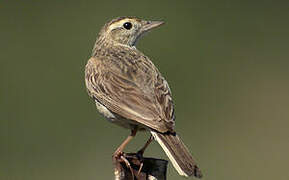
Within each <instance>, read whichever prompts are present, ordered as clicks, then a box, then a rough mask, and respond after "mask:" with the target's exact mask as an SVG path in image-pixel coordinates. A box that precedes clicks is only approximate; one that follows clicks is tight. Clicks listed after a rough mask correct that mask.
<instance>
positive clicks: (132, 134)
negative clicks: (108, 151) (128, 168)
mask: <svg viewBox="0 0 289 180" xmlns="http://www.w3.org/2000/svg"><path fill="white" fill-rule="evenodd" d="M136 132H137V128H134V129H132V130H131V134H130V135H129V136H128V137H127V138H126V139H125V140H124V141H123V142H122V143H121V145H120V146H119V147H118V148H117V149H116V151H115V152H114V153H113V156H114V158H119V157H120V156H121V155H122V153H123V150H124V148H125V146H126V145H127V144H128V143H129V142H130V141H131V140H132V138H133V137H135V135H136Z"/></svg>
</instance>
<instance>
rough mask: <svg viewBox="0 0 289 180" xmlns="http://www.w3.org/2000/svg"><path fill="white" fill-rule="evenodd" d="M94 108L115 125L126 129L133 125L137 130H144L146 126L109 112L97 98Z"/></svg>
mask: <svg viewBox="0 0 289 180" xmlns="http://www.w3.org/2000/svg"><path fill="white" fill-rule="evenodd" d="M95 104H96V108H97V110H98V111H99V112H100V113H101V114H102V115H103V116H104V117H105V118H106V119H107V120H108V121H109V122H112V123H114V124H116V125H119V126H121V127H124V128H127V129H134V128H135V127H138V130H146V129H148V127H145V126H144V125H142V124H140V123H138V122H136V121H134V120H129V119H126V118H123V117H120V116H118V115H117V114H115V113H113V112H111V111H110V110H108V109H107V108H106V107H105V106H104V105H102V104H101V103H99V102H98V101H97V100H95Z"/></svg>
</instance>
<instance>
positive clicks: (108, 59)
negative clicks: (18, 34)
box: [85, 16, 202, 178]
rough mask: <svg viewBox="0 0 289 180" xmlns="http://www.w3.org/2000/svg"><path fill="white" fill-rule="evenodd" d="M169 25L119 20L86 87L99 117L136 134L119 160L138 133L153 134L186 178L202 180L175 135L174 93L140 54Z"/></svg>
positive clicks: (90, 64)
mask: <svg viewBox="0 0 289 180" xmlns="http://www.w3.org/2000/svg"><path fill="white" fill-rule="evenodd" d="M163 24H164V21H150V20H144V19H141V18H137V17H130V16H127V17H117V18H115V19H113V20H111V21H109V22H107V23H106V24H105V25H104V26H103V27H102V29H101V30H100V32H99V34H98V36H97V39H96V42H95V45H94V47H93V50H92V54H91V57H90V58H89V60H88V61H87V64H86V66H85V85H86V89H87V92H88V94H89V96H90V97H91V98H92V99H93V100H94V102H95V104H96V108H97V109H98V111H99V112H100V113H101V114H102V115H103V116H104V117H106V118H107V119H108V120H109V121H110V122H112V123H115V124H117V125H119V126H121V127H124V128H127V129H130V130H131V133H130V135H129V136H128V137H127V138H126V139H125V140H124V141H123V143H122V144H121V145H120V146H119V147H118V148H117V150H116V151H115V153H114V156H119V155H121V153H122V152H123V150H124V148H125V146H126V145H127V144H128V143H129V142H130V141H131V140H132V139H133V137H134V136H135V135H136V133H137V132H138V131H149V132H150V134H151V136H150V138H149V140H148V141H147V142H146V144H145V145H144V147H143V148H142V149H141V150H140V151H138V153H141V154H142V153H143V152H144V150H145V149H146V148H147V146H148V145H149V144H150V142H151V141H152V140H153V139H154V140H156V141H157V142H158V143H159V144H160V146H161V147H162V149H163V150H164V151H165V153H166V155H167V156H168V158H169V159H170V161H171V162H172V164H173V166H174V168H175V169H176V170H177V172H178V173H179V174H180V175H181V176H185V177H190V176H193V177H196V178H201V177H202V173H201V170H200V169H199V167H198V165H197V164H196V161H195V160H194V158H193V157H192V155H191V153H190V152H189V150H188V148H187V147H186V146H185V144H184V143H183V142H182V140H181V139H180V137H179V135H178V134H177V133H176V132H175V130H174V126H175V114H174V104H173V99H172V93H171V90H170V87H169V85H168V83H167V81H166V80H165V78H164V77H163V76H162V74H161V73H160V71H159V70H158V69H157V67H156V66H155V65H154V64H153V62H152V61H151V60H150V58H149V57H148V56H146V55H144V54H143V53H142V52H141V51H140V50H138V49H137V48H136V43H137V42H138V40H139V39H140V38H141V37H142V36H143V35H144V34H146V33H147V32H149V31H151V30H152V29H155V28H157V27H159V26H161V25H163Z"/></svg>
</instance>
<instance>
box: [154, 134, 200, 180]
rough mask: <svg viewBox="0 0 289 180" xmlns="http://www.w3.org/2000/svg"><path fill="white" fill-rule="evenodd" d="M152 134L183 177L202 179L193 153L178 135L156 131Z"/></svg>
mask: <svg viewBox="0 0 289 180" xmlns="http://www.w3.org/2000/svg"><path fill="white" fill-rule="evenodd" d="M151 134H152V135H153V137H154V138H155V140H156V141H157V142H158V143H159V144H160V146H161V147H162V148H163V150H164V151H165V153H166V154H167V156H168V158H169V159H170V161H171V162H172V164H173V166H174V167H175V169H176V170H177V171H178V173H179V174H180V175H181V176H186V177H189V176H195V177H197V178H201V177H202V173H201V171H200V169H199V168H198V166H197V164H196V162H195V161H194V159H193V157H192V155H191V153H190V152H189V150H188V149H187V147H186V146H185V144H184V143H183V142H182V140H181V139H180V138H179V136H178V135H177V134H162V133H158V132H154V131H151Z"/></svg>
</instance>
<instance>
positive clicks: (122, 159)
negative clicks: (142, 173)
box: [112, 151, 134, 180]
mask: <svg viewBox="0 0 289 180" xmlns="http://www.w3.org/2000/svg"><path fill="white" fill-rule="evenodd" d="M112 158H113V160H114V161H115V162H116V161H117V162H119V163H124V164H125V165H126V167H127V168H128V169H129V170H130V172H131V175H132V178H133V180H134V172H133V169H132V167H131V164H130V162H129V160H128V159H127V158H126V153H124V152H122V151H116V152H115V153H114V154H113V156H112Z"/></svg>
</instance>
